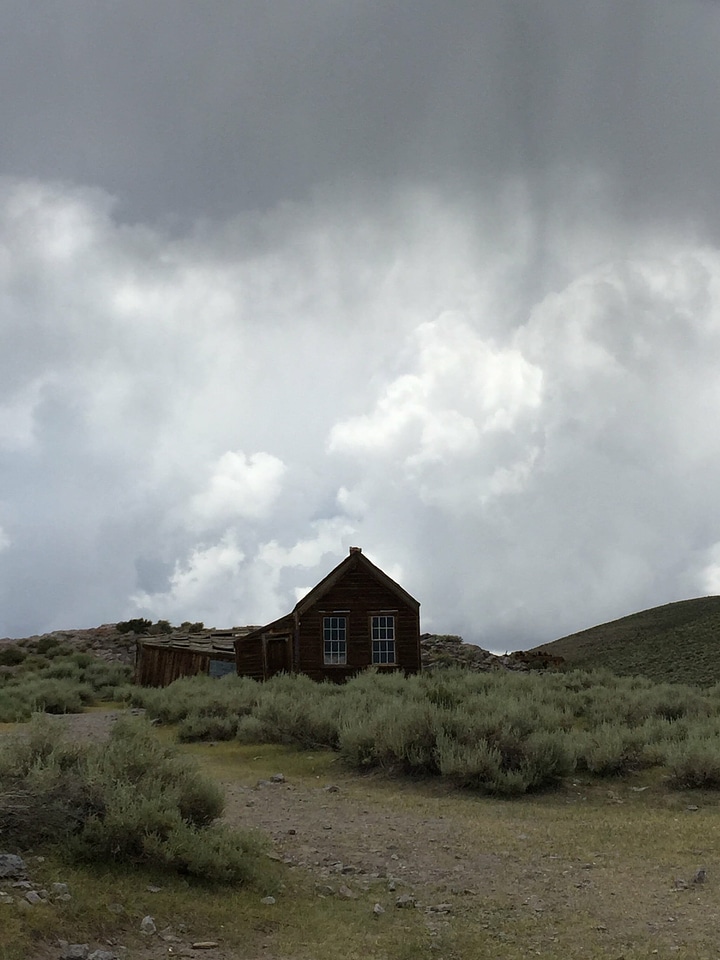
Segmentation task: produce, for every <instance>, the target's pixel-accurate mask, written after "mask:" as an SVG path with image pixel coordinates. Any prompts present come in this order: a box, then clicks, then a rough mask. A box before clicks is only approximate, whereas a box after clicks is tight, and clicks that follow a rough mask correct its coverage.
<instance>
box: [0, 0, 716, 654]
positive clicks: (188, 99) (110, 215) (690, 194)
mask: <svg viewBox="0 0 720 960" xmlns="http://www.w3.org/2000/svg"><path fill="white" fill-rule="evenodd" d="M69 9H70V8H68V11H69ZM259 10H260V8H259V7H257V6H256V5H255V4H243V3H239V4H238V3H234V2H233V3H229V2H227V3H226V2H225V0H219V2H218V3H217V4H215V5H214V7H213V14H212V16H207V15H206V13H205V12H204V13H203V16H202V17H200V15H199V14H198V13H197V10H196V8H195V5H194V4H191V3H187V4H186V3H184V2H177V0H172V3H169V2H166V0H158V4H157V5H154V6H153V8H152V10H149V9H148V8H147V5H144V4H143V5H140V4H138V3H135V0H128V2H127V3H126V4H123V5H122V7H120V6H117V7H112V8H110V7H108V8H101V7H98V6H97V5H95V4H90V3H86V2H85V0H78V3H77V4H75V5H73V6H72V11H74V12H68V11H65V12H61V11H60V8H58V7H56V6H55V5H46V7H45V11H44V13H45V15H46V16H45V19H44V20H43V18H40V17H38V18H37V19H35V18H33V17H32V16H31V15H30V14H28V12H27V11H26V10H25V8H21V7H19V6H17V5H15V6H13V5H10V6H9V7H8V8H6V9H5V10H4V11H3V13H1V14H0V21H4V23H5V26H6V27H7V28H8V29H6V30H0V55H2V56H3V64H4V70H5V72H6V76H7V79H8V84H9V87H10V88H11V89H12V90H14V91H15V96H10V97H7V98H4V100H3V102H2V104H0V120H1V121H2V124H3V129H4V130H5V131H6V132H7V136H6V137H5V138H4V141H5V142H4V145H3V147H2V149H0V173H2V174H3V176H2V179H0V337H1V342H2V350H1V351H0V476H2V488H1V489H0V635H4V634H8V635H15V636H22V635H25V634H28V633H31V632H35V631H41V630H47V629H52V628H61V627H67V626H72V625H78V626H91V625H94V624H96V623H99V622H102V621H108V620H117V619H121V618H125V617H129V616H133V615H138V614H140V613H142V615H144V616H152V617H153V618H158V617H162V618H168V619H171V620H173V621H174V622H179V621H181V620H185V619H188V620H193V621H195V620H204V621H206V622H207V623H212V624H214V625H216V626H229V625H231V624H239V623H248V622H256V623H257V622H262V621H266V620H269V619H271V618H273V617H275V616H278V615H280V614H282V613H284V612H286V610H287V609H289V608H290V607H292V605H293V604H294V603H295V602H296V600H297V599H298V597H299V596H300V595H302V593H303V591H305V590H307V589H309V588H310V587H311V586H312V585H313V584H314V583H315V582H316V581H317V580H318V579H320V577H322V576H323V575H324V574H325V573H326V572H327V571H328V570H329V569H330V568H331V567H332V566H333V565H334V564H336V563H337V562H338V561H339V560H340V559H341V558H342V556H343V555H345V553H346V552H347V548H348V546H349V545H350V544H358V545H361V546H362V547H363V548H364V549H365V551H366V552H367V553H368V555H369V556H370V557H371V558H372V559H373V560H375V561H376V562H377V563H379V564H380V565H381V566H382V567H383V568H384V569H386V570H387V571H388V573H390V574H391V575H392V576H395V577H396V578H397V579H399V580H400V581H401V582H402V583H403V585H404V586H405V587H406V588H407V589H408V590H409V591H410V592H411V593H413V594H414V595H415V596H417V597H418V599H420V600H421V602H422V605H423V606H422V611H423V623H424V625H425V628H426V629H428V630H438V631H443V632H458V633H461V634H462V635H463V636H464V637H465V638H466V639H468V640H475V641H478V642H480V643H482V644H483V645H484V646H488V647H491V648H493V649H505V648H512V647H520V646H529V645H531V644H535V643H539V642H541V641H543V640H549V639H553V638H554V637H557V636H560V635H562V634H564V633H567V632H570V631H571V630H576V629H581V628H583V627H586V626H589V625H591V624H592V623H596V622H600V621H603V620H608V619H611V618H613V617H615V616H621V615H623V614H625V613H629V612H632V611H633V610H637V609H641V608H642V607H646V606H651V605H654V604H658V603H664V602H668V601H670V600H674V599H679V598H681V597H686V596H693V595H697V594H699V593H705V592H708V591H712V592H715V591H716V590H717V589H718V583H719V582H720V581H719V579H718V546H717V545H718V543H720V530H719V529H718V521H717V519H716V510H715V497H716V493H715V491H716V489H717V487H718V482H719V481H720V441H718V439H717V436H716V430H715V429H714V423H715V420H716V419H717V413H718V410H719V409H720V385H719V384H720V381H719V380H718V377H717V373H716V371H717V368H718V360H719V359H720V247H719V244H720V231H719V230H718V227H719V226H720V208H718V199H717V191H716V189H715V163H714V157H715V156H716V155H717V151H718V148H720V124H719V123H718V118H717V111H716V110H715V109H714V108H712V109H711V106H712V104H713V102H714V101H712V99H711V94H712V95H713V96H714V91H715V90H716V88H717V80H718V79H720V78H719V77H718V76H717V75H718V73H719V72H720V67H719V66H718V61H717V56H716V49H717V39H718V33H719V32H720V19H718V8H717V6H716V5H714V4H701V3H688V4H670V3H664V2H661V3H657V2H654V3H650V2H642V0H641V2H639V3H637V4H633V5H632V8H630V7H627V8H623V9H620V8H619V7H618V6H617V5H614V6H612V7H608V6H607V4H605V3H600V2H599V0H598V2H591V3H587V4H581V5H578V4H577V3H572V4H571V3H570V2H569V0H549V2H548V3H545V4H544V5H543V6H542V8H540V7H537V8H533V9H532V10H531V9H530V7H529V6H528V5H526V4H521V3H515V2H506V0H503V2H502V3H500V2H499V0H497V2H495V0H484V2H483V3H480V4H478V3H472V4H471V3H467V4H464V3H460V4H457V5H454V6H453V9H452V10H446V9H445V8H442V10H441V9H440V8H439V7H438V6H437V5H436V4H431V3H429V2H428V3H425V2H422V3H421V4H420V5H419V7H418V9H417V11H416V13H415V16H414V17H413V19H412V21H409V20H408V18H407V17H399V16H398V15H397V11H396V10H394V8H393V5H392V4H390V5H387V4H380V3H379V2H378V3H375V2H372V3H369V4H365V5H363V6H362V8H359V7H358V8H357V9H355V8H353V9H352V10H349V9H345V8H342V9H341V7H339V6H338V5H337V4H334V3H329V2H327V0H312V2H310V3H309V4H306V5H304V6H303V10H302V13H299V12H298V10H299V8H297V5H295V4H291V3H289V2H286V0H278V3H274V4H273V5H272V9H268V10H263V12H262V14H261V13H259V12H258V11H259ZM41 20H42V21H43V29H42V30H40V29H39V27H38V24H39V23H40V21H41ZM158 23H162V26H163V29H162V30H159V29H152V27H153V25H155V26H157V24H158ZM11 28H12V29H11ZM13 36H14V37H17V36H20V37H21V38H22V40H21V42H18V43H16V42H15V41H13V43H12V45H10V40H9V38H10V37H13ZM29 64H33V65H34V66H33V69H32V71H30V70H29V67H28V65H29ZM193 65H202V67H203V69H190V68H191V67H192V66H193Z"/></svg>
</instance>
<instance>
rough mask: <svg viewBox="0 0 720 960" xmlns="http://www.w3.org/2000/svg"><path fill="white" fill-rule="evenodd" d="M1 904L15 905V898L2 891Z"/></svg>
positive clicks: (0, 891) (0, 894) (0, 895)
mask: <svg viewBox="0 0 720 960" xmlns="http://www.w3.org/2000/svg"><path fill="white" fill-rule="evenodd" d="M0 903H15V898H14V897H11V896H10V894H9V893H5V892H4V891H3V890H0Z"/></svg>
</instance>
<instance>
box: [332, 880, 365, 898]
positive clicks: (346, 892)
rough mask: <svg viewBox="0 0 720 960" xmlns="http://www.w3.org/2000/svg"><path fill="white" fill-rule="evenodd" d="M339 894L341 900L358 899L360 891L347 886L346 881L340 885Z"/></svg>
mask: <svg viewBox="0 0 720 960" xmlns="http://www.w3.org/2000/svg"><path fill="white" fill-rule="evenodd" d="M337 895H338V897H339V898H340V900H357V899H358V897H359V896H360V894H359V893H355V891H354V890H351V889H350V887H346V886H345V884H344V883H343V884H342V885H341V886H339V887H338V892H337Z"/></svg>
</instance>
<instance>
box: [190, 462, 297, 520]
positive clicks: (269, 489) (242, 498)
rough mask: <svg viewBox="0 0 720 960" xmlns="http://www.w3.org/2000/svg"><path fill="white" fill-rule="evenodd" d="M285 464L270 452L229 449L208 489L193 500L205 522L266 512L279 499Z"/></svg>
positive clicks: (249, 516) (252, 515)
mask: <svg viewBox="0 0 720 960" xmlns="http://www.w3.org/2000/svg"><path fill="white" fill-rule="evenodd" d="M284 473H285V465H284V464H283V462H282V460H279V459H278V458H277V457H273V456H272V455H271V454H269V453H263V452H259V453H253V454H251V455H250V456H246V455H245V454H244V453H243V452H242V451H233V450H228V451H227V452H226V453H224V454H223V455H222V456H221V457H220V459H219V460H218V461H217V463H216V464H215V466H214V468H213V471H212V476H211V477H210V481H209V483H208V486H207V489H206V490H204V491H203V492H202V493H199V494H196V495H195V496H194V497H193V499H192V503H191V508H192V510H193V511H194V512H195V514H196V516H197V518H198V520H199V521H200V522H201V523H204V524H211V525H212V524H214V523H217V522H218V521H220V522H223V521H225V522H228V521H229V520H232V519H239V518H243V517H245V518H248V519H252V518H256V517H262V516H266V515H267V514H268V512H269V510H270V508H271V507H272V505H273V502H274V501H275V500H276V499H277V497H278V495H279V493H280V490H281V485H282V477H283V474H284Z"/></svg>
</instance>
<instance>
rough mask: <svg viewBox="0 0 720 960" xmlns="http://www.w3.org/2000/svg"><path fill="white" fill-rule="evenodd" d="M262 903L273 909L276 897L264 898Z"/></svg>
mask: <svg viewBox="0 0 720 960" xmlns="http://www.w3.org/2000/svg"><path fill="white" fill-rule="evenodd" d="M260 903H264V904H265V905H266V906H268V907H271V906H272V905H273V904H274V903H276V900H275V897H263V898H262V900H261V901H260Z"/></svg>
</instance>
